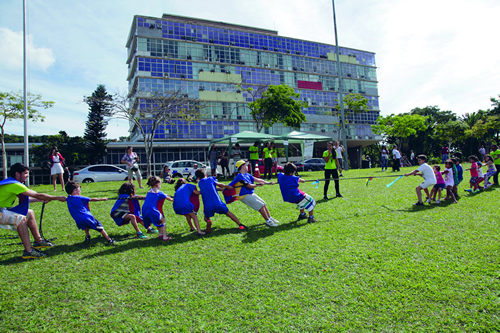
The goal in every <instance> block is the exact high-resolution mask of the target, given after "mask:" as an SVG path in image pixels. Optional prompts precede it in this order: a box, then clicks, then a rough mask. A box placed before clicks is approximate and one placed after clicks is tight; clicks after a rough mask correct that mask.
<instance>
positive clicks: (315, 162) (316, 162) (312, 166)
mask: <svg viewBox="0 0 500 333" xmlns="http://www.w3.org/2000/svg"><path fill="white" fill-rule="evenodd" d="M295 166H296V167H297V171H323V170H325V160H324V159H322V158H310V159H308V160H305V161H304V163H302V162H297V163H295Z"/></svg>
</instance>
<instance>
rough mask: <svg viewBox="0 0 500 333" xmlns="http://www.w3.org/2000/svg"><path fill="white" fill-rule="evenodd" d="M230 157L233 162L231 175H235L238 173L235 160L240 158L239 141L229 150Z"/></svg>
mask: <svg viewBox="0 0 500 333" xmlns="http://www.w3.org/2000/svg"><path fill="white" fill-rule="evenodd" d="M231 158H232V159H233V163H234V170H233V176H234V177H236V175H237V174H238V168H237V167H236V162H238V161H239V160H241V150H240V144H239V143H237V144H235V145H234V148H233V149H232V150H231Z"/></svg>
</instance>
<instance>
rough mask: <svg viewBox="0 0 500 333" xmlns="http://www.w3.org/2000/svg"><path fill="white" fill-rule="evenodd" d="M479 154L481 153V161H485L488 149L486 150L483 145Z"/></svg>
mask: <svg viewBox="0 0 500 333" xmlns="http://www.w3.org/2000/svg"><path fill="white" fill-rule="evenodd" d="M478 152H479V160H480V161H484V155H486V149H484V145H481V148H479V150H478Z"/></svg>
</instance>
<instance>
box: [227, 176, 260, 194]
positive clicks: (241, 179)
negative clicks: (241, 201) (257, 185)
mask: <svg viewBox="0 0 500 333" xmlns="http://www.w3.org/2000/svg"><path fill="white" fill-rule="evenodd" d="M239 182H241V183H243V184H253V182H254V178H253V176H252V175H251V174H249V173H245V174H243V173H239V174H238V175H237V176H236V177H235V178H234V180H233V181H232V182H231V183H229V186H234V185H235V184H238V183H239ZM253 192H254V189H253V188H248V187H246V186H242V187H241V190H240V193H239V196H240V197H242V196H244V195H247V194H252V193H253Z"/></svg>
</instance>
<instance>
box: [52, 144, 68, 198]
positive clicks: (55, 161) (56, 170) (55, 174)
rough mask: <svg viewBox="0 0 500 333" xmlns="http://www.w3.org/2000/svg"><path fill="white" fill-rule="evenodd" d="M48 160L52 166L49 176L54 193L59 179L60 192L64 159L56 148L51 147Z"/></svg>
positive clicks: (62, 183)
mask: <svg viewBox="0 0 500 333" xmlns="http://www.w3.org/2000/svg"><path fill="white" fill-rule="evenodd" d="M48 160H49V161H50V163H51V164H52V165H51V167H50V175H51V176H52V184H54V192H55V191H56V183H57V178H59V182H60V183H61V187H62V190H63V191H64V179H63V174H64V169H65V168H64V167H63V165H64V158H63V157H62V155H61V154H60V153H59V150H58V149H57V147H56V146H54V147H52V149H51V150H50V153H49V156H48ZM66 169H67V168H66Z"/></svg>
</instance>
